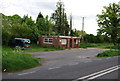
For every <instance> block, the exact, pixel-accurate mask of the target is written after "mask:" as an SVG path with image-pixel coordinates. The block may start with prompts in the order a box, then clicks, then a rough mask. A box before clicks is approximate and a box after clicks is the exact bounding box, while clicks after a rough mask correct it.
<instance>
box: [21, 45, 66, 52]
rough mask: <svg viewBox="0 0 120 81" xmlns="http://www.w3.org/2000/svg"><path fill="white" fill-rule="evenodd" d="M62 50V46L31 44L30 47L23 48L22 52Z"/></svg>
mask: <svg viewBox="0 0 120 81" xmlns="http://www.w3.org/2000/svg"><path fill="white" fill-rule="evenodd" d="M57 50H64V48H54V47H41V46H39V45H36V44H32V45H31V48H30V49H25V50H23V52H41V51H57Z"/></svg>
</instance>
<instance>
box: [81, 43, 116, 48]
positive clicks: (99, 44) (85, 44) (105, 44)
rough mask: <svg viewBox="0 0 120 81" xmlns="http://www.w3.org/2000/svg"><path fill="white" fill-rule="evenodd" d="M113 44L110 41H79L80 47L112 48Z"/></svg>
mask: <svg viewBox="0 0 120 81" xmlns="http://www.w3.org/2000/svg"><path fill="white" fill-rule="evenodd" d="M113 46H114V45H113V44H112V43H81V44H80V48H91V47H95V48H112V47H113Z"/></svg>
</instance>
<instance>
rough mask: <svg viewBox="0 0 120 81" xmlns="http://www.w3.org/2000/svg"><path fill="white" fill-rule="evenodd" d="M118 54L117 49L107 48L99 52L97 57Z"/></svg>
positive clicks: (119, 52)
mask: <svg viewBox="0 0 120 81" xmlns="http://www.w3.org/2000/svg"><path fill="white" fill-rule="evenodd" d="M117 55H120V51H118V50H107V51H104V52H102V53H99V54H98V55H97V57H111V56H117Z"/></svg>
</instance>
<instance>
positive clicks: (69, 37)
mask: <svg viewBox="0 0 120 81" xmlns="http://www.w3.org/2000/svg"><path fill="white" fill-rule="evenodd" d="M39 37H61V38H80V37H73V36H39Z"/></svg>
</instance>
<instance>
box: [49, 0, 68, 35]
mask: <svg viewBox="0 0 120 81" xmlns="http://www.w3.org/2000/svg"><path fill="white" fill-rule="evenodd" d="M56 7H57V9H56V10H55V12H54V13H53V14H52V17H51V18H52V20H53V22H54V23H55V25H54V28H55V32H56V33H57V34H58V35H69V31H70V27H69V24H68V21H67V14H66V13H65V9H64V4H63V3H62V2H61V1H58V2H57V5H56Z"/></svg>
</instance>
